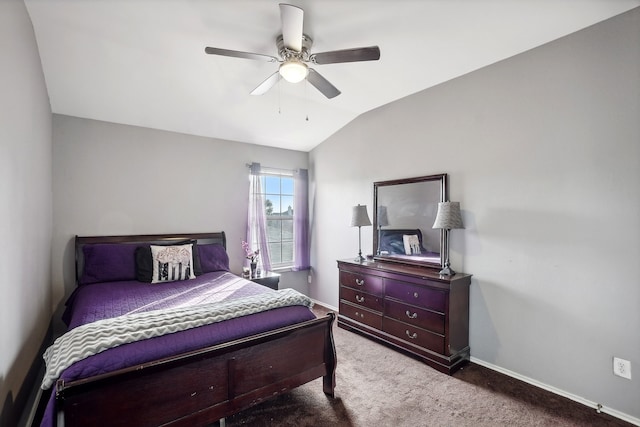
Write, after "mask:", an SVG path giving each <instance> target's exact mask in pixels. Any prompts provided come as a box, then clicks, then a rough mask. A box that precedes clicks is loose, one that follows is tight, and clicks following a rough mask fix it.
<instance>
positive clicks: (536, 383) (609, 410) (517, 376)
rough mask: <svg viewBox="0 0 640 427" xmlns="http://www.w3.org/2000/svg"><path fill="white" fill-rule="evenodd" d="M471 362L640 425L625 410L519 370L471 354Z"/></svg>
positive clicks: (639, 424) (637, 419) (639, 420)
mask: <svg viewBox="0 0 640 427" xmlns="http://www.w3.org/2000/svg"><path fill="white" fill-rule="evenodd" d="M471 362H473V363H475V364H478V365H481V366H484V367H485V368H489V369H491V370H493V371H497V372H500V373H502V374H505V375H507V376H510V377H512V378H515V379H517V380H520V381H523V382H525V383H527V384H531V385H533V386H536V387H539V388H541V389H543V390H547V391H550V392H551V393H554V394H557V395H558V396H562V397H566V398H567V399H571V400H573V401H574V402H578V403H581V404H583V405H585V406H588V407H590V408H593V409H594V410H595V411H598V410H599V411H600V412H604V413H605V414H609V415H611V416H612V417H616V418H619V419H621V420H623V421H626V422H628V423H631V424H634V425H637V426H640V418H636V417H632V416H631V415H628V414H625V413H624V412H620V411H617V410H615V409H612V408H608V407H606V406H603V405H601V404H599V403H597V402H592V401H590V400H587V399H585V398H583V397H580V396H577V395H575V394H571V393H569V392H566V391H564V390H560V389H559V388H556V387H552V386H550V385H548V384H544V383H541V382H540V381H536V380H534V379H531V378H529V377H525V376H524V375H520V374H518V373H517V372H513V371H510V370H508V369H504V368H501V367H500V366H496V365H493V364H491V363H488V362H485V361H484V360H480V359H477V358H475V357H473V356H471Z"/></svg>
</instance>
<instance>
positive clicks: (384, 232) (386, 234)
mask: <svg viewBox="0 0 640 427" xmlns="http://www.w3.org/2000/svg"><path fill="white" fill-rule="evenodd" d="M378 239H379V245H380V255H383V256H392V257H393V258H395V259H399V260H404V261H415V260H419V261H427V262H432V263H436V264H440V253H438V252H431V251H428V250H427V249H425V247H424V246H425V245H424V241H423V237H422V231H421V230H420V229H419V228H412V229H381V230H380V231H379V237H378ZM438 244H439V243H438Z"/></svg>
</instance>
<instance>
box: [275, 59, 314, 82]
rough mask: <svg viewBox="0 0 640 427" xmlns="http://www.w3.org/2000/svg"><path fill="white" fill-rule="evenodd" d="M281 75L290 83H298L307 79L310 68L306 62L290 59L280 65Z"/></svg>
mask: <svg viewBox="0 0 640 427" xmlns="http://www.w3.org/2000/svg"><path fill="white" fill-rule="evenodd" d="M279 71H280V75H281V76H282V78H283V79H285V80H286V81H288V82H289V83H298V82H301V81H302V80H304V79H305V77H307V74H308V73H309V68H308V67H307V64H305V63H304V62H301V61H298V60H297V59H290V60H289V61H285V62H283V63H282V64H281V65H280V69H279Z"/></svg>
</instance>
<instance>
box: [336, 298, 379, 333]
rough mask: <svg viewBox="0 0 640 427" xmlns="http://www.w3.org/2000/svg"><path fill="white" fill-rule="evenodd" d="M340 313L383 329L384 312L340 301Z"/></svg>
mask: <svg viewBox="0 0 640 427" xmlns="http://www.w3.org/2000/svg"><path fill="white" fill-rule="evenodd" d="M340 314H341V315H343V316H346V317H348V318H350V319H353V320H355V321H357V322H360V323H364V324H365V325H368V326H371V327H372V328H376V329H382V313H376V312H373V311H371V310H367V309H366V308H363V307H358V306H355V305H351V304H349V303H346V302H344V301H340Z"/></svg>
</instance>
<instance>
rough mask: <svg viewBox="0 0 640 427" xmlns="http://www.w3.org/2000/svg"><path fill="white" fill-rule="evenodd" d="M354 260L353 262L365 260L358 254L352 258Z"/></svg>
mask: <svg viewBox="0 0 640 427" xmlns="http://www.w3.org/2000/svg"><path fill="white" fill-rule="evenodd" d="M354 261H355V262H364V261H365V259H364V257H363V256H362V255H358V256H357V257H356V259H354Z"/></svg>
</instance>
